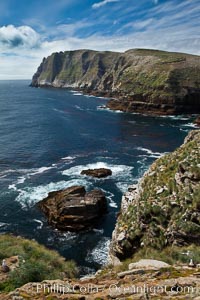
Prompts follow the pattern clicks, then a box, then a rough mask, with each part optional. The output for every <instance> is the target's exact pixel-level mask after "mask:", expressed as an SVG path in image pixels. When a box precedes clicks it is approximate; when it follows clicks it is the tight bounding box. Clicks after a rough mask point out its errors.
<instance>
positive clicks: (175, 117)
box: [157, 115, 191, 121]
mask: <svg viewBox="0 0 200 300" xmlns="http://www.w3.org/2000/svg"><path fill="white" fill-rule="evenodd" d="M157 117H158V118H163V119H172V120H180V121H187V120H189V119H190V118H191V116H186V115H178V116H176V115H166V116H157Z"/></svg>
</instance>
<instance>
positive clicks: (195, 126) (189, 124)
mask: <svg viewBox="0 0 200 300" xmlns="http://www.w3.org/2000/svg"><path fill="white" fill-rule="evenodd" d="M181 127H191V128H198V126H197V125H196V124H194V123H186V124H183V125H181Z"/></svg>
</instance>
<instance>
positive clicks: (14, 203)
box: [0, 81, 193, 273]
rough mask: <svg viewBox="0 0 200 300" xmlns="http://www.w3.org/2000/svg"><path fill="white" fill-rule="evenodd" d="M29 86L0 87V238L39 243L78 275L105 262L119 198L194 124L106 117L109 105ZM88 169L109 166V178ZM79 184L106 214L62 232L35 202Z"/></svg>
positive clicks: (111, 114)
mask: <svg viewBox="0 0 200 300" xmlns="http://www.w3.org/2000/svg"><path fill="white" fill-rule="evenodd" d="M29 83H30V82H29V81H0V233H4V232H10V233H13V234H16V235H22V236H24V237H27V238H33V239H36V240H37V241H39V242H40V243H42V244H44V245H46V246H48V247H50V248H52V249H56V250H58V251H59V252H60V253H61V254H62V255H64V256H65V257H66V258H68V259H74V260H75V261H77V263H78V264H79V265H80V266H82V273H87V272H91V271H94V270H96V269H97V268H98V267H99V266H101V265H102V264H103V263H105V261H106V257H107V251H108V246H109V241H110V238H111V234H112V230H113V229H114V225H115V222H116V214H117V212H118V211H119V209H120V201H121V196H122V193H123V192H124V191H126V189H127V186H128V185H130V184H132V183H134V182H137V180H138V178H140V177H141V176H142V174H143V173H144V171H145V170H146V169H147V168H148V166H149V165H150V164H151V163H152V162H153V161H154V160H155V159H156V158H158V157H160V155H162V154H163V153H165V152H169V151H172V150H174V149H175V148H176V147H177V146H179V145H180V144H181V143H182V142H183V139H184V137H185V136H186V134H187V132H188V131H189V130H190V129H192V127H193V124H192V123H191V122H192V121H191V120H192V118H191V116H190V117H188V116H179V117H150V116H145V115H139V114H129V113H120V112H111V111H108V110H106V109H102V108H101V106H102V105H105V103H106V101H107V100H106V99H102V98H96V97H93V96H92V97H91V96H90V97H89V96H83V95H82V94H80V93H77V92H75V91H69V90H59V89H40V88H39V89H36V88H31V87H29ZM87 167H91V168H95V167H108V168H110V169H112V171H113V175H112V176H111V177H109V178H107V179H91V178H87V177H84V176H81V175H80V171H81V170H82V169H84V168H87ZM77 184H78V185H79V184H81V185H84V186H85V187H86V188H87V189H88V190H90V189H93V188H95V187H97V188H101V189H103V190H104V191H105V193H106V195H107V199H108V205H109V211H108V214H107V215H105V217H103V218H102V219H101V220H100V221H99V224H98V226H97V227H96V228H95V229H93V230H90V231H87V232H84V233H80V234H74V233H68V232H66V233H63V232H59V231H58V230H55V229H53V228H52V227H50V226H48V224H47V222H46V219H45V217H44V216H43V214H41V212H40V211H39V210H38V209H37V207H36V206H35V204H36V203H37V202H38V201H39V200H41V199H43V198H44V197H46V196H47V194H48V192H50V191H53V190H58V189H62V188H65V187H68V186H71V185H77Z"/></svg>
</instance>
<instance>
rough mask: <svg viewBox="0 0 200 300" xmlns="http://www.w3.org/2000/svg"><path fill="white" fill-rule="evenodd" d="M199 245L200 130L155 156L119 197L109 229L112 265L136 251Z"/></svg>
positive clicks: (192, 132) (132, 255)
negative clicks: (113, 224) (113, 223)
mask: <svg viewBox="0 0 200 300" xmlns="http://www.w3.org/2000/svg"><path fill="white" fill-rule="evenodd" d="M191 244H194V245H197V246H198V247H199V246H200V130H194V131H191V132H190V133H189V134H188V136H187V137H186V138H185V141H184V143H183V145H182V146H181V147H179V148H178V149H176V150H175V151H174V152H173V153H170V154H167V155H164V156H163V157H161V158H159V159H158V160H156V161H155V162H154V163H153V164H152V165H151V167H150V168H149V170H148V171H147V172H146V173H145V174H144V176H143V177H142V178H141V180H140V181H139V182H138V184H137V185H134V186H130V187H129V190H128V191H127V192H126V193H125V194H124V195H123V198H122V204H121V211H120V215H119V217H118V220H117V224H116V227H115V230H114V232H113V237H112V243H111V247H110V257H111V260H112V262H113V264H116V263H119V260H124V259H126V258H130V257H134V255H135V254H137V253H138V252H139V251H143V252H144V251H145V249H146V250H148V249H156V250H157V251H160V253H161V251H162V250H163V249H165V248H167V247H171V246H174V247H175V246H176V247H183V246H188V245H191Z"/></svg>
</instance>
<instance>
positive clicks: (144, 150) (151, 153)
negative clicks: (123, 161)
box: [136, 147, 166, 158]
mask: <svg viewBox="0 0 200 300" xmlns="http://www.w3.org/2000/svg"><path fill="white" fill-rule="evenodd" d="M136 150H139V151H143V152H146V153H147V154H148V155H149V156H150V157H155V158H159V157H161V156H163V155H164V154H166V153H161V152H153V151H152V150H150V149H147V148H143V147H137V148H136Z"/></svg>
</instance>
